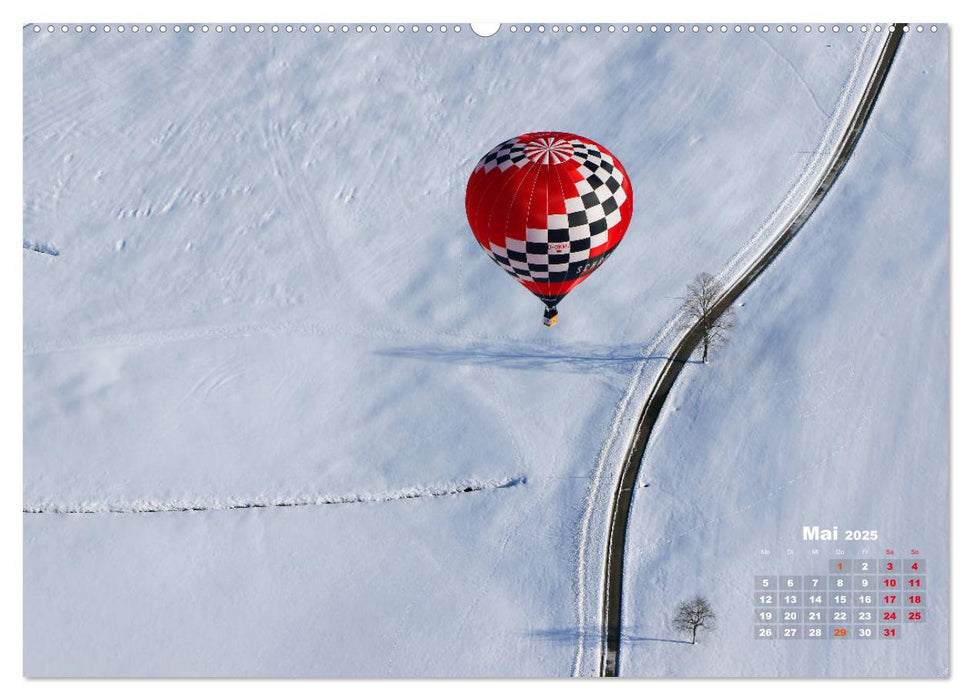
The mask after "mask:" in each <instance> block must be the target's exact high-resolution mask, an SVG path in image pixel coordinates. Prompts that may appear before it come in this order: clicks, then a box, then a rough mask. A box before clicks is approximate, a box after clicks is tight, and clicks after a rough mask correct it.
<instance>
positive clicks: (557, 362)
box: [375, 345, 701, 374]
mask: <svg viewBox="0 0 971 700" xmlns="http://www.w3.org/2000/svg"><path fill="white" fill-rule="evenodd" d="M375 354H377V355H383V356H385V357H398V358H404V359H411V360H432V361H437V362H452V363H455V364H460V365H476V366H494V367H505V368H507V369H531V370H535V369H541V370H549V371H559V370H566V371H569V372H581V373H582V372H602V371H604V370H614V371H616V372H618V373H624V374H626V373H627V372H629V371H630V368H631V366H632V365H634V364H635V363H637V362H645V361H646V362H661V361H664V360H667V359H668V357H667V355H650V356H645V355H643V354H641V353H640V352H639V348H637V347H618V348H602V347H600V348H582V349H581V348H577V349H573V350H571V349H553V348H551V349H550V350H548V351H544V350H541V349H538V348H537V346H535V345H531V346H527V347H516V346H514V345H508V346H498V347H484V346H479V347H454V348H451V347H448V346H444V345H423V346H418V345H413V346H406V347H398V348H386V349H383V350H376V351H375ZM688 363H690V364H700V363H701V361H700V360H688Z"/></svg>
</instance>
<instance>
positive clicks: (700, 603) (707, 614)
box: [674, 596, 716, 644]
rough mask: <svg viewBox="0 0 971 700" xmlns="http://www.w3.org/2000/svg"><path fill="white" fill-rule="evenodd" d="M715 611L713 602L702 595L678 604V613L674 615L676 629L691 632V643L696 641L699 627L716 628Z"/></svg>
mask: <svg viewBox="0 0 971 700" xmlns="http://www.w3.org/2000/svg"><path fill="white" fill-rule="evenodd" d="M715 619H716V618H715V611H714V610H712V609H711V603H709V602H708V600H707V599H705V598H702V597H701V596H696V597H695V599H694V600H689V601H688V602H687V603H685V602H682V603H681V604H680V605H678V613H677V615H675V616H674V629H676V630H677V631H678V632H691V643H692V644H694V643H695V639H696V638H697V636H698V630H699V629H706V630H709V631H711V630H714V629H715Z"/></svg>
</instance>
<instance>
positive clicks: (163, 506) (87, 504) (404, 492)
mask: <svg viewBox="0 0 971 700" xmlns="http://www.w3.org/2000/svg"><path fill="white" fill-rule="evenodd" d="M525 484H526V477H525V476H517V477H510V478H504V479H494V480H487V481H482V480H478V479H471V480H466V481H462V482H458V483H453V484H446V485H441V486H422V487H420V486H413V487H410V488H406V489H399V490H397V491H387V492H382V493H360V494H349V495H336V496H335V495H326V494H317V495H309V496H286V497H275V498H246V499H209V500H205V499H190V500H181V501H179V500H175V501H152V500H136V501H131V502H129V503H118V502H105V501H102V502H99V501H82V502H78V503H52V502H49V503H35V504H29V505H26V506H24V513H26V514H30V515H80V514H98V513H118V514H136V513H185V512H197V511H214V510H245V509H250V508H297V507H302V506H329V505H344V504H350V503H386V502H388V501H401V500H405V499H411V498H437V497H442V496H455V495H459V494H463V493H475V492H478V491H494V490H496V489H507V488H512V487H514V486H523V485H525Z"/></svg>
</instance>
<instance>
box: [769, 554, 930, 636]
mask: <svg viewBox="0 0 971 700" xmlns="http://www.w3.org/2000/svg"><path fill="white" fill-rule="evenodd" d="M887 551H888V552H889V551H890V550H887ZM911 551H912V552H913V553H916V552H917V550H911ZM821 564H822V566H821V567H820V568H821V569H825V571H823V570H819V571H816V572H805V571H801V572H781V573H764V574H758V575H756V576H755V590H754V598H753V600H754V608H753V609H754V615H755V635H756V637H757V638H759V639H764V640H776V639H783V640H806V641H809V640H815V641H822V640H833V641H851V640H861V641H868V640H873V639H877V638H880V639H885V640H890V641H893V640H896V639H899V638H900V636H901V634H902V632H901V630H902V629H903V628H904V627H909V626H911V625H919V624H922V623H924V622H925V621H926V620H927V602H926V601H927V598H926V593H925V591H926V588H927V574H926V567H927V563H926V561H925V560H924V559H919V558H916V557H913V558H910V559H897V558H893V557H887V558H884V559H877V558H867V557H861V558H852V557H848V558H833V559H830V560H829V561H828V562H822V563H821Z"/></svg>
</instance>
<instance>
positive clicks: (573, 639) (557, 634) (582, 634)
mask: <svg viewBox="0 0 971 700" xmlns="http://www.w3.org/2000/svg"><path fill="white" fill-rule="evenodd" d="M526 636H528V637H532V638H534V639H539V640H543V641H548V642H553V643H554V644H571V645H572V644H577V643H579V642H580V641H581V640H582V641H583V642H585V643H587V644H600V630H599V629H586V630H578V629H576V628H575V627H571V628H568V629H553V630H529V631H528V632H527V633H526ZM620 641H621V642H622V643H624V644H638V643H640V642H667V643H669V644H691V642H689V641H686V640H684V639H666V638H663V637H644V636H642V635H639V634H632V633H629V632H621V633H620Z"/></svg>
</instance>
